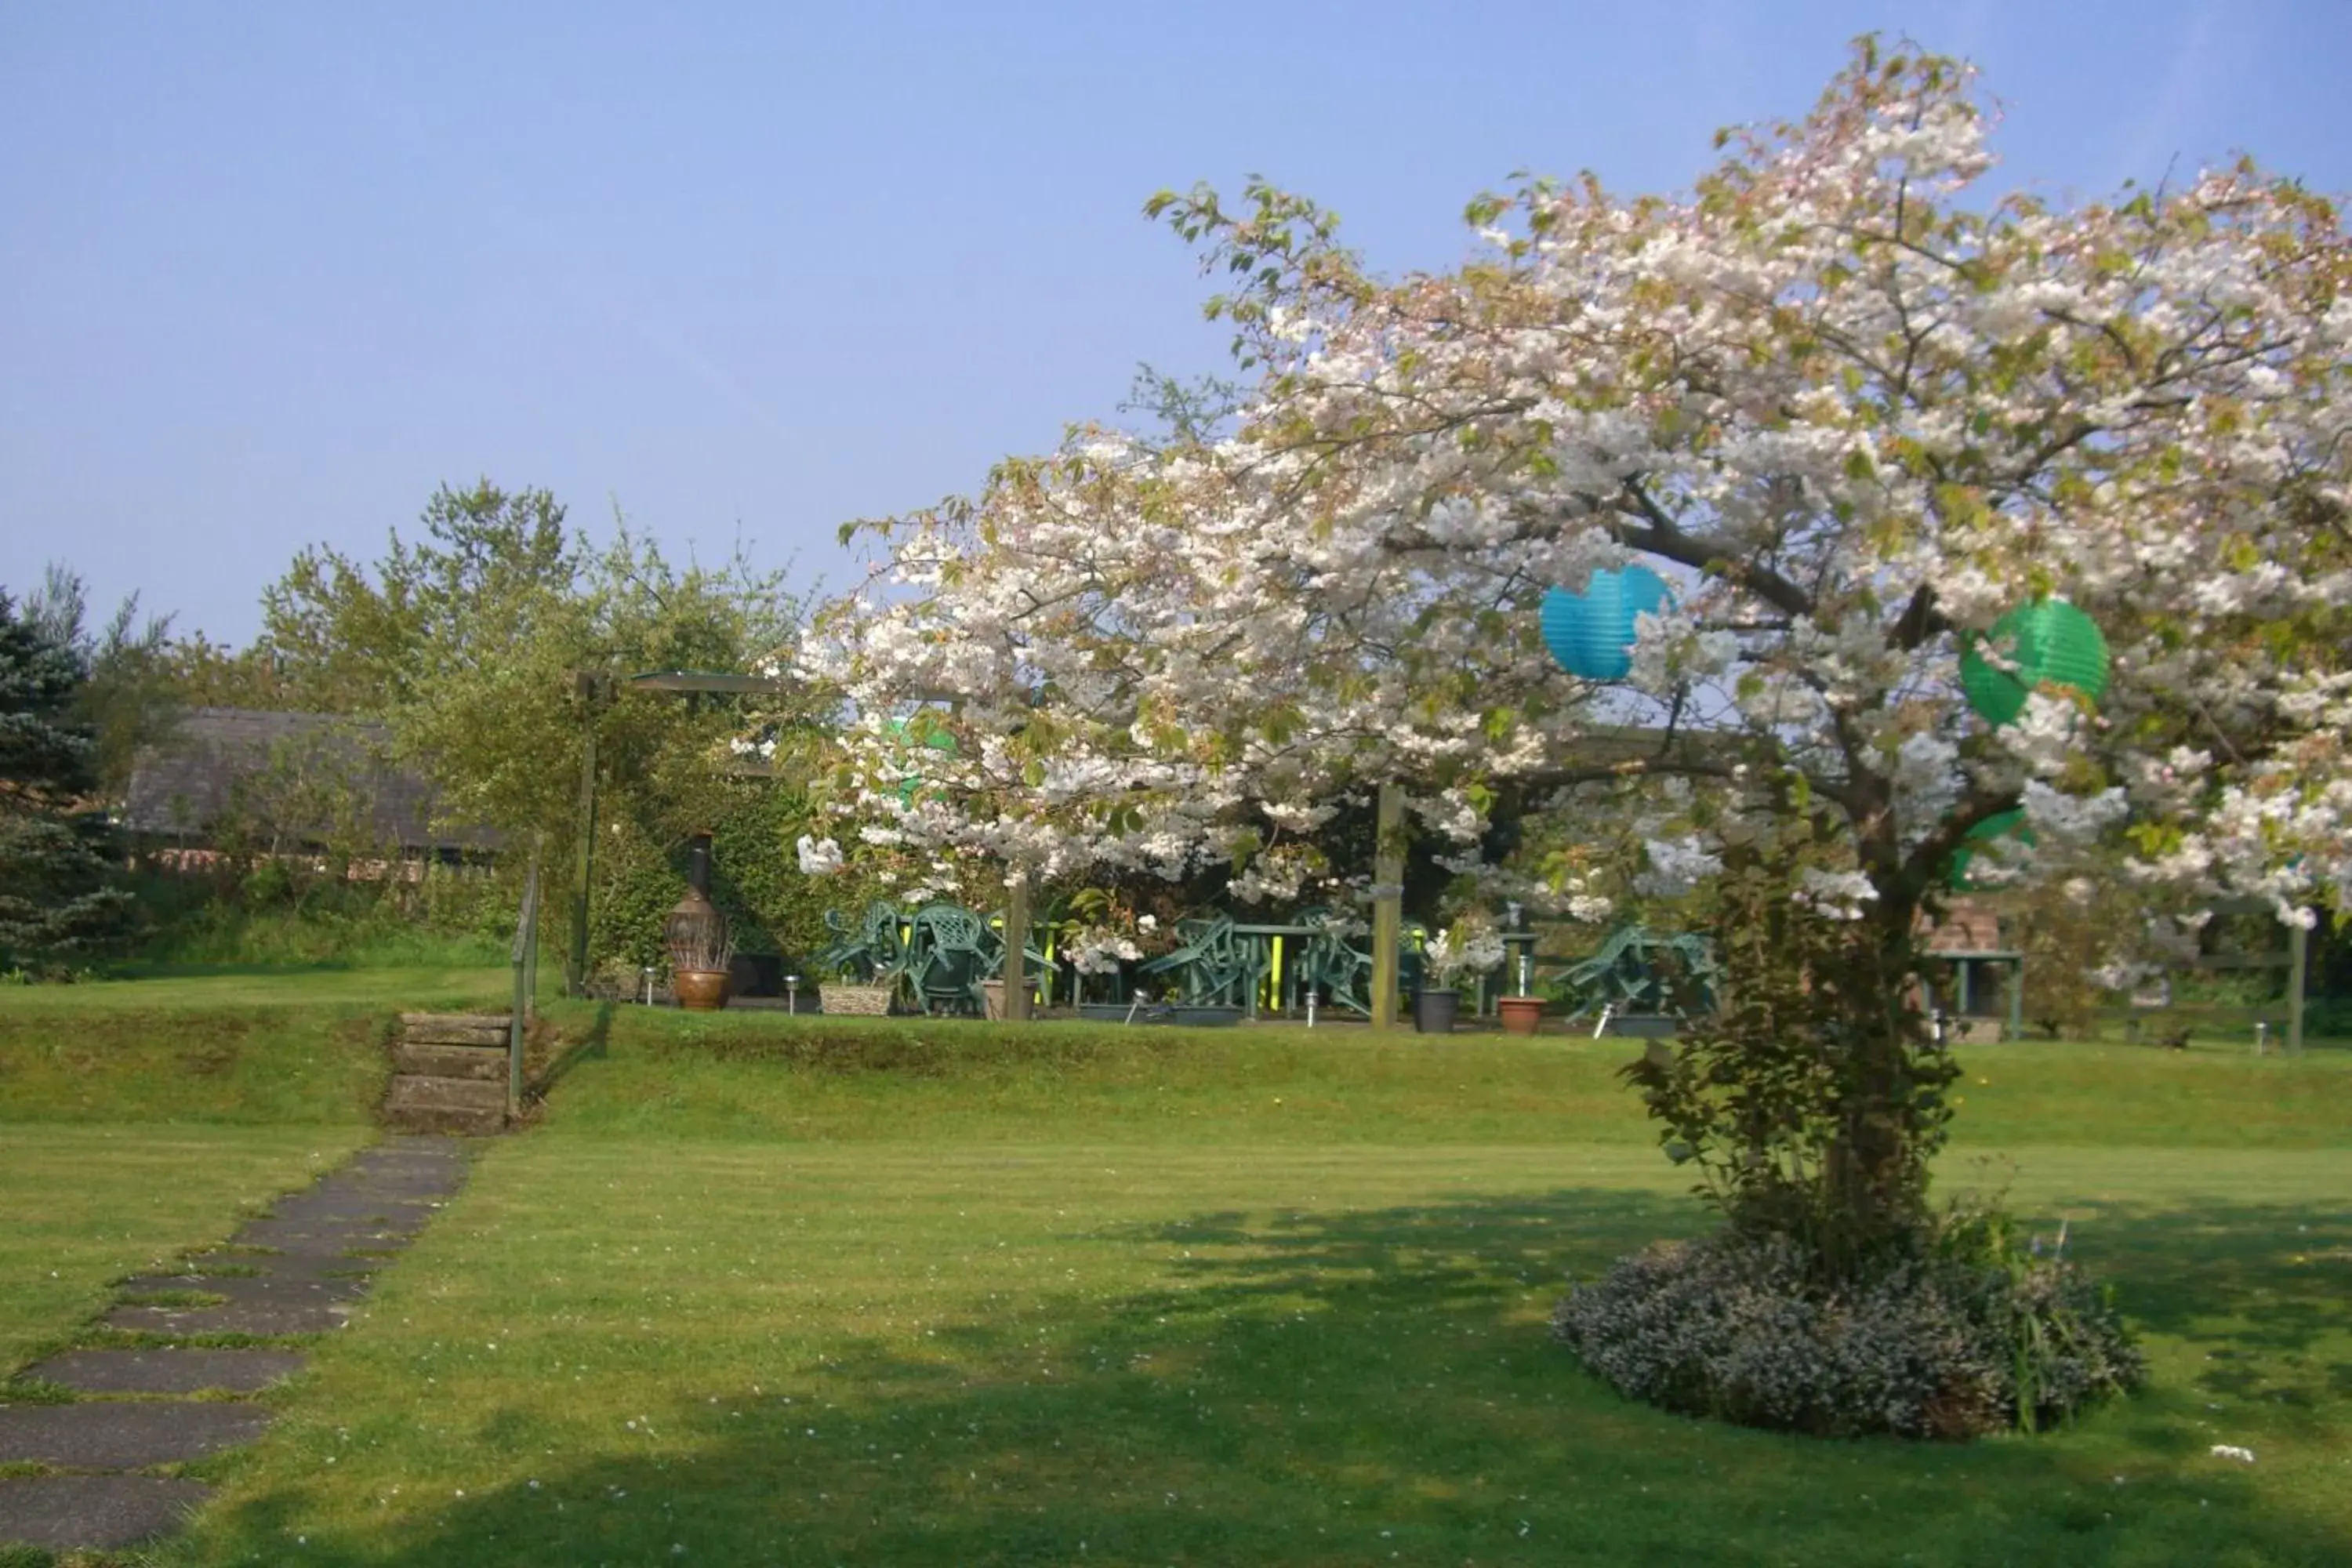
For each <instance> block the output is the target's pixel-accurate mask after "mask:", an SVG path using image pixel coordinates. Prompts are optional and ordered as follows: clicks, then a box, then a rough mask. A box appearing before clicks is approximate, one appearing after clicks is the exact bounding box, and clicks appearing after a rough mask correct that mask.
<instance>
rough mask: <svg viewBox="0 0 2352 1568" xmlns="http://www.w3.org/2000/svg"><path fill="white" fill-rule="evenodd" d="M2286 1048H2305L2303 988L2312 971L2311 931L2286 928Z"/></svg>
mask: <svg viewBox="0 0 2352 1568" xmlns="http://www.w3.org/2000/svg"><path fill="white" fill-rule="evenodd" d="M2286 931H2287V935H2286V1048H2287V1049H2288V1050H2289V1051H2299V1050H2301V1049H2303V989H2304V985H2305V982H2306V980H2308V978H2309V976H2310V972H2311V933H2310V932H2309V931H2305V930H2304V929H2303V928H2302V927H2301V926H2289V927H2287V928H2286Z"/></svg>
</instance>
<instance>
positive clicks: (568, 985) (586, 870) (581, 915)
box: [563, 716, 596, 996]
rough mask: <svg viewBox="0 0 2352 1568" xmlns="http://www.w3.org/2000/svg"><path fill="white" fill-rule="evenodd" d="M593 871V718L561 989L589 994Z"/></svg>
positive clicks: (583, 761) (585, 739)
mask: <svg viewBox="0 0 2352 1568" xmlns="http://www.w3.org/2000/svg"><path fill="white" fill-rule="evenodd" d="M595 868H596V721H595V720H594V718H593V716H592V717H591V718H590V720H589V721H588V724H587V727H586V730H585V732H584V733H583V735H582V737H581V741H580V844H579V847H578V849H577V850H576V852H575V855H574V858H573V861H572V951H571V952H570V954H569V956H568V962H566V963H565V964H564V966H563V967H564V975H563V981H564V989H565V990H566V991H568V992H570V993H571V994H572V995H574V996H585V995H586V994H588V888H589V881H590V879H591V877H592V876H593V874H594V872H595Z"/></svg>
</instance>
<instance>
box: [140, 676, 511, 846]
mask: <svg viewBox="0 0 2352 1568" xmlns="http://www.w3.org/2000/svg"><path fill="white" fill-rule="evenodd" d="M277 759H283V760H284V761H285V762H286V763H287V764H288V765H289V766H298V765H299V766H301V767H304V768H310V769H316V770H317V771H319V772H320V773H324V774H327V775H329V776H332V777H340V778H344V779H348V780H349V781H350V783H351V784H352V787H353V789H354V791H355V793H356V794H357V795H358V796H359V797H360V799H361V800H362V802H363V803H364V804H365V805H366V807H367V808H368V810H369V812H370V816H371V824H370V826H372V828H373V837H375V838H376V839H377V840H378V841H379V842H381V843H383V844H385V845H387V846H390V845H397V846H398V847H401V848H404V849H491V848H496V847H498V846H499V843H500V842H501V841H502V836H501V835H500V834H499V833H498V832H497V831H496V830H494V829H491V828H487V827H440V828H436V827H435V826H434V825H433V804H434V791H433V785H432V784H431V783H430V782H429V781H428V780H426V779H425V778H423V777H421V776H419V775H418V774H416V773H412V772H410V771H408V770H407V769H405V768H403V767H400V766H398V765H397V764H395V763H394V762H393V761H392V758H391V735H390V733H389V731H386V730H385V728H384V726H383V725H382V724H379V723H375V722H373V721H369V720H364V719H352V718H348V717H346V716H344V715H342V714H339V713H276V712H268V711H265V710H258V709H251V708H196V709H191V710H189V711H188V712H186V713H184V714H183V715H182V716H181V718H180V720H179V721H178V723H177V724H176V725H174V727H173V735H172V737H171V739H170V740H168V741H167V742H164V743H163V744H162V745H160V746H157V747H154V748H152V749H151V750H149V751H146V752H141V753H140V756H139V759H138V762H137V763H136V765H135V766H134V768H133V770H132V773H131V794H130V799H129V801H128V803H127V804H126V805H125V806H124V808H123V814H122V818H123V825H124V826H128V827H130V828H131V829H132V830H133V831H136V832H140V833H154V834H163V835H168V836H172V837H180V838H190V839H193V838H202V837H205V836H206V835H207V834H208V833H209V832H210V830H211V829H212V827H213V826H214V824H215V822H217V821H218V820H219V818H220V816H221V815H222V814H223V812H225V811H226V809H227V808H228V807H229V805H230V804H231V802H232V800H233V799H234V797H235V795H236V790H237V785H238V784H239V781H241V780H247V779H252V778H255V777H257V775H260V774H263V773H266V772H267V771H268V769H269V768H270V766H271V764H272V763H273V760H277ZM278 826H279V827H280V829H281V830H283V831H287V832H290V833H293V834H297V835H300V836H304V837H311V838H314V839H316V838H323V837H326V836H327V834H328V833H329V831H330V830H331V824H330V823H328V822H326V821H324V820H320V821H313V822H287V823H281V824H279V825H278Z"/></svg>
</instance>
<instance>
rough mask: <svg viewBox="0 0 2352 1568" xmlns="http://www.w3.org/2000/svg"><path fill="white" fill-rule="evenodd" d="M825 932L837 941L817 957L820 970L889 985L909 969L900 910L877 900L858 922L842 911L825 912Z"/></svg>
mask: <svg viewBox="0 0 2352 1568" xmlns="http://www.w3.org/2000/svg"><path fill="white" fill-rule="evenodd" d="M824 923H825V928H826V929H827V930H829V931H832V932H833V933H834V940H833V941H832V942H828V943H826V944H825V946H824V948H822V949H820V950H819V951H818V952H817V955H816V963H817V966H818V968H819V970H820V971H821V972H823V973H827V974H850V975H855V976H856V977H857V978H858V979H860V980H863V981H866V982H867V983H869V984H889V983H890V982H891V981H892V980H894V979H896V978H897V977H898V975H900V974H902V973H905V972H906V968H907V944H906V942H905V940H904V939H903V938H902V937H901V936H900V934H899V929H898V907H897V906H896V905H894V904H892V903H891V902H890V901H889V900H887V899H877V900H874V901H873V902H872V903H870V904H867V905H866V912H865V913H864V914H863V915H862V916H860V917H858V918H857V919H856V920H855V921H853V920H851V919H850V918H848V917H846V916H845V915H844V914H843V913H842V912H841V911H840V910H826V911H825V912H824Z"/></svg>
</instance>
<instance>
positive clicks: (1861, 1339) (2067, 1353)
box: [1552, 1215, 2141, 1438]
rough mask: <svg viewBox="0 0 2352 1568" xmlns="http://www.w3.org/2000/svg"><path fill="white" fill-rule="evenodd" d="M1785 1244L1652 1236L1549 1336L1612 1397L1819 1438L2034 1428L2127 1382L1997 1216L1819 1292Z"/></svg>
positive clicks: (2126, 1367)
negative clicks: (1655, 1241)
mask: <svg viewBox="0 0 2352 1568" xmlns="http://www.w3.org/2000/svg"><path fill="white" fill-rule="evenodd" d="M1813 1261H1814V1260H1813V1259H1812V1258H1811V1257H1810V1256H1809V1254H1808V1253H1807V1251H1806V1249H1805V1248H1803V1247H1801V1246H1800V1245H1799V1244H1798V1243H1797V1242H1796V1241H1795V1240H1793V1239H1791V1238H1790V1237H1786V1236H1780V1235H1773V1234H1769V1233H1759V1234H1753V1235H1748V1234H1742V1233H1739V1232H1737V1231H1732V1230H1724V1231H1720V1232H1717V1234H1715V1235H1713V1236H1709V1237H1704V1238H1702V1239H1699V1240H1696V1241H1685V1242H1662V1243H1659V1244H1657V1245H1654V1246H1653V1247H1648V1248H1646V1249H1645V1250H1643V1251H1642V1252H1639V1253H1636V1254H1634V1255H1633V1256H1632V1257H1630V1258H1622V1259H1620V1260H1619V1261H1618V1263H1617V1264H1616V1265H1615V1266H1614V1267H1613V1268H1612V1269H1611V1270H1610V1271H1609V1272H1608V1273H1607V1274H1606V1275H1604V1276H1602V1277H1601V1279H1598V1280H1595V1281H1593V1282H1591V1283H1590V1284H1583V1285H1578V1286H1575V1287H1573V1288H1572V1289H1570V1292H1569V1295H1568V1297H1567V1298H1566V1299H1565V1300H1562V1301H1561V1302H1560V1304H1559V1309H1558V1310H1557V1311H1556V1312H1555V1313H1554V1314H1553V1317H1552V1331H1553V1333H1554V1334H1555V1335H1556V1336H1557V1337H1558V1338H1559V1339H1560V1340H1561V1341H1563V1342H1565V1343H1566V1344H1567V1345H1568V1346H1569V1348H1570V1349H1571V1350H1572V1351H1574V1352H1576V1354H1577V1356H1578V1358H1579V1359H1580V1360H1581V1361H1582V1362H1583V1363H1584V1364H1585V1366H1586V1367H1587V1368H1588V1369H1589V1370H1591V1372H1592V1373H1593V1374H1594V1375H1596V1376H1598V1377H1600V1378H1601V1380H1602V1381H1603V1382H1605V1383H1607V1384H1610V1386H1612V1388H1615V1389H1616V1390H1617V1391H1618V1392H1619V1393H1620V1394H1624V1395H1625V1396H1626V1397H1628V1398H1631V1399H1639V1400H1642V1401H1644V1402H1645V1403H1648V1404H1652V1405H1660V1406H1662V1407H1664V1408H1665V1409H1668V1410H1673V1411H1677V1412H1680V1413H1683V1414H1685V1415H1706V1416H1712V1417H1715V1418H1717V1419H1720V1420H1726V1421H1732V1422H1737V1423H1738V1424H1740V1425H1743V1426H1765V1427H1771V1428H1776V1429H1780V1430H1785V1431H1793V1432H1803V1433H1809V1434H1812V1435H1816V1436H1864V1435H1867V1434H1892V1435H1895V1436H1906V1437H1940V1438H1960V1437H1969V1436H1976V1435H1978V1434H1979V1433H1984V1432H1990V1431H1995V1430H1999V1429H2001V1428H2004V1427H2010V1426H2023V1427H2025V1428H2026V1429H2028V1430H2032V1429H2033V1428H2035V1427H2037V1426H2041V1425H2042V1424H2044V1423H2048V1422H2052V1421H2056V1420H2062V1419H2063V1418H2065V1417H2067V1416H2070V1415H2073V1414H2074V1413H2075V1412H2077V1411H2079V1410H2081V1409H2083V1408H2084V1407H2085V1406H2086V1405H2091V1404H2093V1403H2095V1401H2097V1400H2099V1399H2101V1398H2104V1397H2105V1396H2107V1395H2109V1394H2116V1393H2118V1392H2121V1391H2123V1390H2126V1389H2128V1388H2130V1387H2132V1386H2133V1385H2135V1384H2137V1382H2138V1381H2139V1378H2140V1375H2141V1363H2140V1358H2139V1355H2138V1352H2137V1351H2136V1350H2135V1349H2134V1348H2133V1345H2132V1342H2131V1339H2130V1335H2129V1333H2128V1331H2126V1329H2125V1327H2124V1325H2123V1322H2122V1321H2121V1320H2120V1319H2119V1318H2118V1317H2117V1316H2116V1312H2115V1310H2114V1309H2113V1307H2112V1306H2111V1304H2110V1303H2109V1302H2108V1300H2106V1298H2105V1294H2104V1292H2102V1291H2101V1290H2100V1289H2098V1288H2097V1287H2095V1286H2094V1285H2093V1284H2092V1283H2091V1282H2090V1281H2089V1280H2087V1279H2085V1278H2084V1276H2083V1274H2082V1273H2081V1271H2080V1270H2078V1269H2076V1268H2074V1265H2073V1264H2071V1263H2069V1262H2067V1261H2065V1260H2064V1259H2063V1258H2058V1257H2054V1256H2053V1257H2039V1258H2037V1257H2032V1256H2023V1255H2021V1254H2020V1253H2019V1252H2018V1251H2017V1249H2016V1247H2014V1245H2013V1243H2012V1241H2011V1237H2010V1236H2009V1234H2008V1230H2007V1226H2006V1222H2005V1221H2004V1220H2002V1219H2001V1218H2000V1216H1999V1215H1975V1216H1970V1217H1968V1218H1964V1219H1961V1220H1958V1221H1956V1222H1953V1223H1951V1224H1948V1226H1946V1227H1945V1229H1944V1230H1943V1231H1942V1232H1941V1233H1940V1234H1939V1235H1938V1237H1937V1239H1936V1241H1935V1242H1934V1244H1932V1245H1931V1246H1930V1247H1924V1248H1917V1249H1913V1250H1910V1251H1907V1252H1898V1253H1894V1254H1889V1255H1887V1256H1885V1257H1884V1258H1881V1259H1879V1260H1878V1261H1877V1262H1876V1263H1875V1264H1874V1265H1873V1266H1872V1267H1870V1268H1866V1269H1864V1270H1862V1271H1859V1272H1857V1273H1853V1274H1849V1275H1848V1276H1847V1277H1846V1278H1845V1279H1843V1280H1842V1281H1835V1282H1832V1281H1827V1280H1825V1279H1824V1278H1823V1277H1822V1274H1821V1273H1820V1272H1819V1270H1818V1269H1817V1268H1813V1267H1811V1264H1812V1262H1813Z"/></svg>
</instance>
